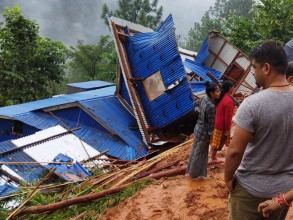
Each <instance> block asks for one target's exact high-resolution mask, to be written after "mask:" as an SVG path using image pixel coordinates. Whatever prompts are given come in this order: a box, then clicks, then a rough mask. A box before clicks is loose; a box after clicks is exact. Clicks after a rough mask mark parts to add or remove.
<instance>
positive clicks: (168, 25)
mask: <svg viewBox="0 0 293 220" xmlns="http://www.w3.org/2000/svg"><path fill="white" fill-rule="evenodd" d="M173 26H174V23H173V19H172V16H169V17H168V18H167V19H166V21H165V22H164V23H163V24H162V25H161V26H160V27H159V28H158V29H157V30H156V31H155V32H150V33H139V34H135V35H133V36H131V37H129V38H128V40H127V41H126V43H125V46H126V50H127V56H128V60H129V63H130V67H131V72H132V75H133V77H134V78H142V79H146V78H147V77H149V76H151V75H152V74H154V73H155V72H157V71H158V70H159V71H160V74H161V77H162V80H163V83H164V85H165V87H166V88H168V87H169V86H172V85H173V84H174V83H175V82H177V81H180V83H179V85H177V86H176V87H174V88H173V89H172V90H170V91H166V92H165V93H164V94H162V95H161V96H159V97H157V98H156V99H154V100H152V101H149V99H148V97H147V94H146V92H145V88H144V86H143V84H142V83H139V84H137V85H136V89H137V92H138V95H139V98H140V100H141V102H142V105H143V108H144V111H145V113H146V115H147V119H148V121H149V122H150V125H151V126H152V127H155V128H162V127H165V126H167V125H169V124H171V123H172V122H173V121H175V120H177V119H179V118H181V117H184V116H185V115H186V114H188V113H189V112H192V111H194V107H193V100H194V98H193V94H192V90H191V87H190V85H189V83H188V81H187V78H186V73H185V69H184V66H183V64H182V60H181V57H180V55H179V51H178V48H177V43H176V38H175V34H174V29H173Z"/></svg>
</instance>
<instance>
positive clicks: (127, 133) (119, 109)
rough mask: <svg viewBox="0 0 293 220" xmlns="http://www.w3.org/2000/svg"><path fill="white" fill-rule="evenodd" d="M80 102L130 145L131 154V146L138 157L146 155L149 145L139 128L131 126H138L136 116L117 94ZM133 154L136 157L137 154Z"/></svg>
mask: <svg viewBox="0 0 293 220" xmlns="http://www.w3.org/2000/svg"><path fill="white" fill-rule="evenodd" d="M80 104H81V105H83V106H84V107H85V108H87V109H88V110H89V111H91V112H92V114H94V115H95V117H97V119H98V120H99V121H101V122H102V123H103V124H105V125H106V126H107V127H109V128H110V129H111V130H112V131H114V133H115V134H116V135H117V136H119V137H120V138H121V139H122V140H123V141H124V142H125V143H126V144H127V145H128V146H129V147H130V148H129V149H128V151H129V153H130V154H131V152H133V151H132V150H131V148H132V149H133V150H134V151H135V154H138V157H141V156H144V155H145V154H146V153H147V150H146V149H147V146H146V145H145V144H144V142H143V141H142V137H141V134H140V132H139V130H138V129H135V130H131V129H130V128H129V127H130V126H133V125H136V126H137V123H136V121H135V118H134V117H133V116H132V115H131V114H130V113H129V112H128V111H127V110H126V109H125V108H124V107H123V105H122V104H121V103H120V102H119V100H118V99H117V98H116V97H115V96H112V97H105V98H100V99H95V100H87V101H82V102H80ZM137 127H138V126H137ZM124 150H125V149H124ZM132 156H133V157H134V156H135V155H132ZM131 159H133V158H131Z"/></svg>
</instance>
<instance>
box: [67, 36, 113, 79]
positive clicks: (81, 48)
mask: <svg viewBox="0 0 293 220" xmlns="http://www.w3.org/2000/svg"><path fill="white" fill-rule="evenodd" d="M70 57H71V62H70V63H69V70H70V75H69V76H68V78H69V79H71V80H70V81H75V80H77V81H86V80H95V79H99V80H105V81H110V82H114V81H115V78H116V51H115V48H114V42H113V41H111V40H110V37H109V36H108V35H105V36H101V38H100V41H99V42H98V43H97V44H85V43H84V42H83V41H78V43H77V46H76V47H71V51H70ZM75 82H76V81H75Z"/></svg>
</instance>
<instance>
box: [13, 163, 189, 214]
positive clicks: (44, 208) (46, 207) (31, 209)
mask: <svg viewBox="0 0 293 220" xmlns="http://www.w3.org/2000/svg"><path fill="white" fill-rule="evenodd" d="M185 171H186V166H183V167H180V168H176V169H173V170H168V171H164V172H160V173H156V174H153V175H152V177H151V178H152V179H160V178H162V177H169V176H175V175H182V174H184V173H185ZM145 179H146V178H145ZM130 185H131V183H127V184H124V185H121V186H118V187H116V188H112V189H108V190H105V191H103V192H98V193H93V194H90V195H85V196H80V197H76V198H72V199H68V200H66V201H62V202H57V203H54V204H48V205H41V206H31V207H27V208H25V209H23V210H21V211H19V212H18V213H17V214H18V215H24V214H33V213H43V212H48V211H56V210H58V209H61V208H65V207H68V206H71V205H76V204H79V203H88V202H90V201H93V200H96V199H100V198H103V197H104V196H107V195H112V194H116V193H118V192H120V191H122V190H124V189H125V188H126V187H128V186H130Z"/></svg>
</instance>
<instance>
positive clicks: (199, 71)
mask: <svg viewBox="0 0 293 220" xmlns="http://www.w3.org/2000/svg"><path fill="white" fill-rule="evenodd" d="M184 66H186V67H187V68H189V69H190V70H192V72H194V73H195V74H196V75H198V76H200V77H201V78H203V79H204V80H206V81H209V82H212V80H211V79H210V78H209V77H208V76H207V75H206V74H207V73H208V72H209V73H211V74H212V75H213V76H214V77H215V78H216V79H220V76H221V74H222V73H221V72H220V71H217V70H215V69H212V68H209V67H206V66H204V65H201V64H198V63H196V62H195V61H192V60H189V59H186V60H185V61H184Z"/></svg>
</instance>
